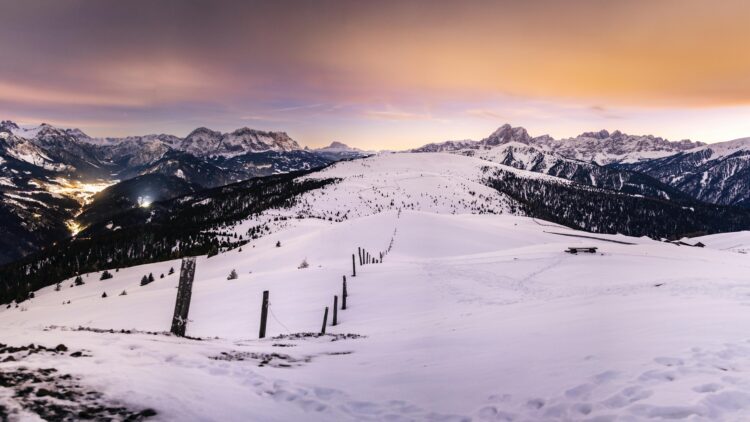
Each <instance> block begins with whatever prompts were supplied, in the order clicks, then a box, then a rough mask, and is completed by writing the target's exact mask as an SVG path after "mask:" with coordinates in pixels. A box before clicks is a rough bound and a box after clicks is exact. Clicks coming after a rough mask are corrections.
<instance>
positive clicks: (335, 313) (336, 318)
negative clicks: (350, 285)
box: [331, 296, 339, 327]
mask: <svg viewBox="0 0 750 422" xmlns="http://www.w3.org/2000/svg"><path fill="white" fill-rule="evenodd" d="M338 322H339V297H338V296H334V297H333V324H331V325H333V326H334V327H335V326H336V324H338Z"/></svg>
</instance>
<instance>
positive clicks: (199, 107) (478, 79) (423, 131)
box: [0, 0, 750, 148]
mask: <svg viewBox="0 0 750 422" xmlns="http://www.w3.org/2000/svg"><path fill="white" fill-rule="evenodd" d="M0 13H2V14H3V16H5V17H6V18H5V19H4V24H3V25H2V26H0V51H2V52H3V56H4V58H3V59H2V60H0V118H10V119H15V120H20V121H22V122H23V123H39V122H41V121H45V122H51V123H56V122H57V123H59V124H74V125H77V126H81V127H82V128H83V129H84V130H87V131H89V132H91V133H92V134H94V135H124V134H136V133H144V132H172V133H175V134H178V135H184V134H186V133H187V132H188V131H189V130H191V129H192V128H194V127H196V126H203V125H205V126H209V127H212V128H216V129H220V130H230V129H233V128H235V127H239V126H251V127H257V128H261V129H277V130H286V131H287V132H289V133H290V135H292V136H293V137H294V138H295V139H298V140H299V141H300V142H301V143H303V144H308V145H312V146H317V145H322V144H326V143H329V142H330V141H332V140H339V141H343V142H346V143H349V144H352V145H357V146H361V147H366V148H380V147H385V148H406V147H411V146H416V145H420V144H422V143H425V142H429V141H440V140H444V139H453V138H481V137H482V136H485V135H486V134H488V133H489V132H491V131H492V130H493V129H494V128H495V127H497V126H499V125H501V124H503V123H505V122H506V121H507V122H510V123H512V124H514V125H524V126H526V127H527V128H528V129H529V131H530V132H531V133H532V134H542V133H550V134H551V135H553V136H570V135H575V134H577V133H580V132H582V131H587V130H595V129H600V128H607V129H610V130H612V129H621V130H626V131H628V132H634V133H653V134H656V135H661V136H667V137H670V138H692V139H695V140H702V141H709V142H713V141H721V140H727V139H732V138H736V137H741V136H750V118H748V117H750V115H749V114H748V110H750V53H748V47H747V46H748V45H750V32H748V30H747V27H746V26H747V21H748V18H750V2H747V1H735V0H729V1H721V2H710V1H695V0H679V1H678V0H673V1H619V2H615V1H607V0H569V1H549V0H547V1H533V0H532V1H462V2H458V1H437V0H435V1H418V2H417V1H413V2H409V1H381V2H364V1H340V2H336V1H320V2H307V1H298V2H295V1H283V0H282V1H276V2H272V3H271V2H229V1H219V2H210V1H197V2H190V3H187V2H181V1H171V0H170V1H167V0H165V1H160V2H150V1H145V0H136V1H135V2H129V3H128V4H118V3H114V2H97V1H94V0H91V1H86V0H71V1H66V2H46V1H42V0H39V1H37V0H30V1H26V2H11V1H6V0H0Z"/></svg>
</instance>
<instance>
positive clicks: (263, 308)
mask: <svg viewBox="0 0 750 422" xmlns="http://www.w3.org/2000/svg"><path fill="white" fill-rule="evenodd" d="M266 320H268V290H264V291H263V304H262V305H260V334H258V338H264V337H265V336H266Z"/></svg>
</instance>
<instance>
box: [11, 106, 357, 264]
mask: <svg viewBox="0 0 750 422" xmlns="http://www.w3.org/2000/svg"><path fill="white" fill-rule="evenodd" d="M364 155H366V153H365V152H363V151H360V150H357V149H354V148H349V147H348V146H346V145H344V144H342V143H338V142H334V143H333V144H332V145H331V146H329V147H327V148H322V149H320V150H315V149H308V148H302V147H301V146H300V145H299V144H298V143H297V142H296V141H295V140H293V139H292V138H290V137H289V136H288V135H287V134H286V133H284V132H266V131H259V130H254V129H250V128H241V129H237V130H235V131H233V132H229V133H221V132H218V131H213V130H210V129H207V128H198V129H195V130H194V131H192V132H191V133H190V134H188V135H187V136H186V137H184V138H180V137H177V136H173V135H163V134H162V135H145V136H129V137H124V138H92V137H90V136H88V135H86V134H85V133H84V132H83V131H81V130H79V129H65V128H57V127H54V126H52V125H49V124H41V125H40V126H38V127H33V128H23V127H20V126H19V125H17V124H16V123H14V122H12V121H8V120H5V121H2V122H0V194H2V196H3V201H2V204H0V234H4V235H5V236H1V237H0V263H3V262H8V261H12V260H14V259H17V258H20V257H22V256H24V255H27V254H29V253H31V252H34V251H36V250H39V249H40V248H42V247H45V246H49V245H51V244H53V243H55V242H58V241H60V240H62V239H65V238H67V237H69V236H70V235H71V232H72V233H73V234H76V233H77V232H78V231H80V230H81V229H82V228H84V227H86V226H88V225H90V224H92V223H93V222H94V219H95V218H96V217H97V216H101V215H109V214H110V213H111V212H104V213H102V210H104V209H109V210H116V209H120V210H123V209H127V208H128V207H132V206H137V205H138V198H139V197H140V198H141V199H142V200H144V199H145V201H147V202H149V203H150V202H155V201H160V200H166V199H170V198H173V197H176V196H179V195H183V194H185V193H187V192H192V191H195V190H201V189H208V188H213V187H218V186H224V185H227V184H230V183H234V182H239V181H242V180H247V179H250V178H253V177H260V176H268V175H272V174H281V173H287V172H291V171H297V170H309V169H313V168H318V167H322V166H325V165H328V164H330V163H332V162H334V161H337V160H340V159H350V158H354V157H359V156H364ZM120 184H122V185H120ZM110 185H114V186H111V187H109V188H107V187H108V186H110ZM102 189H104V191H103V192H99V191H101V190H102ZM97 192H99V193H98V194H97ZM118 207H119V208H118ZM123 207H124V208H123ZM78 217H80V218H78Z"/></svg>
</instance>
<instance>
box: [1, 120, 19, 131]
mask: <svg viewBox="0 0 750 422" xmlns="http://www.w3.org/2000/svg"><path fill="white" fill-rule="evenodd" d="M2 129H5V130H7V131H11V130H18V129H20V128H19V127H18V125H17V124H16V122H13V121H10V120H3V121H2V122H0V130H2Z"/></svg>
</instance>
